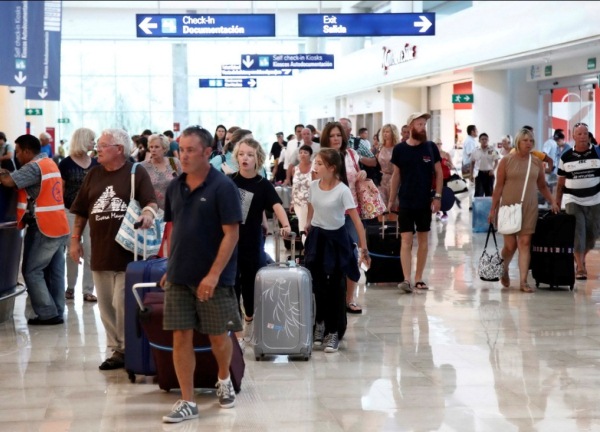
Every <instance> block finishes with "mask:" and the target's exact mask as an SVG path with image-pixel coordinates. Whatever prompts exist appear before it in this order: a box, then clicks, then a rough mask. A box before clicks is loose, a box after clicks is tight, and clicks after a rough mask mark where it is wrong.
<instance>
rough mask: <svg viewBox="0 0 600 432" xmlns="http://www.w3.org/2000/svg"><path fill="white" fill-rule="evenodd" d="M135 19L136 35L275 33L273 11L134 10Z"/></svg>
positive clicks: (192, 36) (182, 35)
mask: <svg viewBox="0 0 600 432" xmlns="http://www.w3.org/2000/svg"><path fill="white" fill-rule="evenodd" d="M135 20H136V21H135V27H136V30H137V37H139V38H157V37H170V38H181V37H184V38H200V37H203V38H220V37H265V36H275V14H243V15H230V14H201V15H199V14H166V15H165V14H161V15H143V14H137V15H136V16H135Z"/></svg>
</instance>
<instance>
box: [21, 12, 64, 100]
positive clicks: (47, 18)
mask: <svg viewBox="0 0 600 432" xmlns="http://www.w3.org/2000/svg"><path fill="white" fill-rule="evenodd" d="M43 5H44V21H43V38H44V43H43V45H41V47H42V48H43V59H44V61H43V76H42V83H41V85H39V86H35V85H28V86H27V91H26V93H25V99H30V100H36V99H37V100H54V101H58V100H60V47H61V23H62V3H61V1H44V2H43Z"/></svg>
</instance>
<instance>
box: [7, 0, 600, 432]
mask: <svg viewBox="0 0 600 432" xmlns="http://www.w3.org/2000/svg"><path fill="white" fill-rule="evenodd" d="M15 3H19V2H15ZM23 3H27V2H23ZM45 3H48V4H50V3H52V4H53V5H54V6H56V3H60V5H61V7H62V9H61V14H62V21H61V22H62V27H61V33H62V41H61V52H60V56H59V58H60V78H59V80H58V82H59V83H60V84H59V88H58V89H57V88H49V89H48V92H46V90H45V88H44V89H41V90H39V92H38V91H37V89H36V94H38V96H35V95H33V96H32V98H29V97H27V95H28V94H29V93H26V92H27V90H26V86H25V85H20V84H19V85H17V83H12V84H9V83H6V82H0V131H3V132H5V133H6V135H7V137H8V140H9V141H11V142H12V141H14V139H15V138H16V137H17V136H19V135H21V134H23V133H25V132H26V130H27V131H28V132H30V133H32V134H34V135H36V136H37V135H39V134H40V133H42V132H45V131H46V132H49V133H50V132H51V134H52V136H53V138H54V140H55V143H58V141H59V140H60V139H64V140H65V141H66V143H67V145H68V142H69V139H70V137H71V135H72V133H73V131H74V130H76V129H77V128H80V127H89V128H91V129H92V130H94V131H95V132H96V134H97V136H99V135H100V133H101V131H102V130H103V129H106V128H109V127H119V128H123V129H125V130H127V131H128V132H129V133H130V135H134V134H138V133H141V132H142V130H144V129H146V128H149V129H151V130H152V131H157V132H159V133H160V132H162V131H164V130H167V129H172V130H174V131H175V132H176V134H177V133H178V132H179V130H183V129H184V128H185V127H186V126H187V125H193V124H200V125H203V126H204V127H206V128H207V129H209V130H211V132H212V130H214V129H215V128H216V127H217V125H218V124H223V125H225V126H226V127H230V126H233V125H238V126H241V127H245V128H248V129H250V130H252V131H253V133H254V136H255V138H257V139H258V140H259V141H260V143H261V144H262V145H263V146H264V148H265V149H266V151H267V153H268V151H269V149H270V147H271V143H272V142H273V141H275V134H276V132H279V131H284V133H285V136H287V135H289V134H292V133H293V132H294V125H295V124H298V123H303V124H309V123H311V124H313V125H315V126H316V127H317V129H319V130H320V129H322V128H323V126H324V125H325V124H326V123H327V122H329V121H332V120H337V119H339V118H341V117H347V118H349V119H351V120H352V121H353V127H354V129H353V132H354V134H356V133H357V132H358V129H359V128H361V127H366V128H367V129H368V131H369V133H370V136H372V135H373V134H375V133H376V132H377V131H378V130H379V129H380V128H381V127H382V126H383V125H384V124H387V123H392V124H395V125H396V126H397V127H398V128H400V127H401V126H402V125H403V124H405V122H406V119H407V117H408V116H409V115H410V114H411V113H413V112H425V113H429V114H430V116H431V119H430V120H429V121H428V125H427V131H428V137H429V138H430V139H432V140H438V139H439V140H440V141H441V142H442V148H443V149H444V150H446V151H448V152H450V153H451V155H452V158H453V160H454V161H455V163H456V164H457V165H459V166H460V163H461V159H462V157H461V152H462V149H461V143H462V142H463V140H464V139H465V135H466V129H467V125H470V124H475V125H477V128H478V130H479V132H486V133H488V134H489V136H490V143H491V144H492V145H498V144H499V142H500V139H501V137H503V136H506V135H507V134H509V135H512V136H514V135H515V134H516V132H517V131H518V130H519V129H520V128H521V127H522V126H523V125H531V126H532V127H533V128H534V130H535V132H534V133H535V137H536V140H535V146H536V147H537V148H538V149H541V148H542V145H543V143H544V141H546V140H547V139H548V138H550V137H552V134H553V132H554V131H555V130H556V129H558V128H562V129H564V130H565V136H566V141H567V142H571V141H572V136H571V134H572V130H573V127H574V125H575V124H578V123H581V122H585V123H586V124H587V125H589V131H590V132H592V133H593V134H594V135H595V136H596V137H597V136H598V135H599V134H600V102H599V101H600V91H599V90H598V83H599V81H598V78H599V76H600V64H598V63H597V62H596V59H597V58H598V57H600V35H599V34H598V30H597V19H596V18H595V17H598V16H600V3H599V2H585V1H572V2H535V1H511V2H496V1H490V2H487V1H485V2H484V1H305V2H298V1H265V2H261V1H225V2H212V1H211V2H205V1H141V2H117V1H108V2H96V1H93V2H78V1H62V2H45ZM54 6H53V7H54ZM207 14H223V15H235V16H239V15H245V14H248V15H252V14H256V15H258V14H274V15H275V24H274V29H273V35H271V36H266V37H264V36H256V37H248V38H245V37H241V38H240V37H210V38H206V37H205V38H202V37H171V36H173V32H174V31H175V30H174V29H173V27H170V25H172V22H166V24H165V25H163V26H162V28H161V30H164V29H166V32H167V33H165V34H162V35H161V36H160V37H153V36H151V35H149V34H150V33H152V32H153V31H158V30H157V28H158V26H156V27H154V22H153V21H152V19H156V17H158V16H161V15H168V16H169V17H171V16H175V15H178V16H184V15H190V16H200V15H207ZM300 14H317V15H325V14H326V15H327V16H328V18H327V19H328V20H331V16H332V15H339V17H340V18H339V19H340V20H342V18H343V17H342V15H343V14H367V15H376V14H406V15H408V14H414V15H415V17H414V19H416V20H418V21H415V22H416V23H417V25H416V26H415V25H413V23H412V21H411V22H410V23H409V24H408V25H407V29H406V30H405V32H406V33H402V32H399V33H398V34H397V35H393V36H390V35H381V34H380V33H377V32H373V33H372V34H370V35H366V34H362V35H360V36H355V37H352V36H340V35H336V34H333V33H330V34H327V35H322V36H320V37H314V36H303V35H301V33H302V32H303V31H307V29H306V28H303V25H302V22H301V21H299V19H298V16H299V15H300ZM423 14H426V16H427V17H431V16H433V18H432V19H433V27H431V30H429V29H428V31H430V32H431V33H427V34H426V35H423V34H418V31H419V30H415V29H421V28H423V27H424V24H423V20H422V18H420V17H419V15H423ZM430 14H433V15H430ZM411 16H412V15H411ZM150 17H154V18H150ZM0 19H1V17H0ZM398 19H399V18H398ZM173 22H174V21H173ZM403 25H404V24H403ZM357 26H358V25H357ZM397 27H400V26H397ZM260 30H261V31H263V30H264V29H263V28H261V29H260ZM312 30H314V29H312ZM350 31H352V28H350ZM168 32H171V33H170V34H169V33H168ZM1 44H2V41H0V46H1ZM2 52H3V51H1V50H0V54H1V53H2ZM261 54H262V55H267V57H268V56H275V55H277V54H292V55H300V54H302V55H305V56H307V57H310V56H308V55H309V54H315V55H317V54H319V55H324V56H325V58H326V59H327V58H331V59H332V60H333V59H334V60H333V63H334V64H335V66H334V67H333V68H331V69H323V70H318V68H319V67H320V66H317V65H313V66H314V68H313V69H300V70H299V69H287V68H279V69H277V68H274V67H273V68H269V69H268V71H255V72H252V73H248V74H247V75H244V74H243V72H241V69H242V65H244V64H248V65H249V64H250V63H251V61H253V60H254V59H256V61H258V57H259V56H260V55H261ZM254 56H256V57H254ZM328 56H331V57H328ZM54 60H56V58H54ZM323 63H325V62H323ZM50 65H52V60H50ZM50 70H52V67H50ZM1 76H2V73H1V72H0V77H1ZM225 79H232V80H233V81H236V80H237V81H236V82H237V84H232V87H231V88H226V86H225V85H224V83H225V81H218V80H225ZM233 81H232V82H233ZM217 82H220V83H221V84H215V83H217ZM240 83H241V84H240ZM50 85H51V86H52V85H56V81H55V80H54V81H52V80H51V82H50ZM52 91H55V92H58V94H59V95H60V97H59V98H57V99H56V100H54V99H49V100H48V99H47V96H44V97H42V96H41V95H44V94H46V95H48V94H50V95H52ZM58 99H59V100H58ZM15 107H17V108H18V109H15ZM22 108H23V109H22ZM38 110H39V111H38ZM462 198H463V199H462V202H463V205H462V206H461V208H459V207H458V206H456V205H455V206H454V207H453V208H452V209H451V210H450V211H449V212H448V219H447V220H439V219H438V218H435V217H434V218H433V220H432V223H431V232H430V235H429V250H428V256H427V265H426V268H425V272H424V279H425V281H426V282H427V284H428V286H429V290H427V291H419V292H414V293H410V294H407V293H404V292H401V290H399V289H398V286H397V283H382V284H367V283H366V279H365V275H364V272H363V273H362V275H361V280H360V282H359V284H358V286H357V289H356V293H355V294H356V301H357V303H358V304H360V305H361V306H362V309H363V310H362V313H361V314H348V315H347V318H348V329H347V332H346V335H345V336H344V338H343V340H342V342H341V344H340V349H339V351H338V352H336V353H325V352H324V351H323V350H322V349H315V350H314V351H313V352H312V356H311V358H310V359H309V360H308V361H305V360H304V359H303V358H295V357H288V356H282V355H277V356H267V357H265V358H264V359H262V361H257V360H256V359H255V356H254V352H253V350H252V347H251V346H247V347H246V348H245V350H244V360H245V374H244V377H243V380H242V386H241V391H240V392H239V394H238V395H237V399H236V406H235V407H234V408H233V409H221V408H220V407H219V405H218V402H217V398H216V395H215V389H214V388H203V389H196V401H197V403H198V407H199V412H200V415H199V418H198V419H193V420H189V421H184V422H182V423H180V424H163V423H162V416H163V415H165V414H167V413H168V411H169V410H170V408H171V406H172V405H173V404H174V403H175V402H176V401H177V399H179V397H180V396H181V393H180V391H179V390H177V389H172V390H171V391H170V392H165V391H163V390H161V389H160V388H159V386H158V385H157V383H156V380H155V377H153V376H143V375H137V376H135V380H134V382H131V380H130V376H128V374H127V372H125V371H124V370H123V369H118V370H111V371H100V370H99V369H98V365H99V364H100V363H101V362H102V361H103V360H104V359H105V358H106V357H107V356H109V355H110V350H109V349H108V348H107V346H106V342H107V340H106V334H105V332H104V327H103V325H102V321H101V319H100V313H99V310H98V306H97V304H95V303H90V302H84V301H83V299H82V293H81V271H80V280H79V282H78V285H77V288H76V290H75V299H73V300H68V301H67V308H66V311H65V315H64V321H65V322H64V324H61V325H53V326H29V325H28V324H27V318H26V316H25V309H26V301H27V294H26V293H24V294H22V295H18V296H17V297H16V298H13V300H14V310H12V312H13V313H12V317H10V319H7V320H5V321H3V322H0V388H1V390H2V391H1V392H0V431H7V432H21V431H23V432H25V431H26V432H33V431H36V432H37V431H42V432H59V431H60V432H62V431H78V432H79V431H80V432H89V431H102V432H109V431H140V430H144V431H149V432H150V431H185V432H191V431H197V430H198V431H200V430H202V431H204V430H211V431H240V432H242V431H244V432H250V431H268V432H271V431H273V432H275V431H277V432H280V431H285V432H288V431H289V432H296V431H307V432H308V431H310V432H312V431H314V432H321V431H332V432H335V431H347V432H371V431H372V432H379V431H389V432H396V431H456V432H488V431H489V432H511V431H515V432H517V431H518V432H526V431H532V432H533V431H537V432H555V431H556V432H570V431H600V403H599V401H600V349H599V346H600V252H599V251H600V249H598V247H596V248H595V249H593V250H592V251H591V252H590V253H589V255H588V258H587V262H588V264H587V270H588V278H587V280H577V281H576V282H575V285H574V287H573V290H570V289H569V287H549V286H547V285H544V284H541V285H540V286H539V287H538V289H537V290H536V292H534V293H525V292H522V291H520V290H519V285H518V280H519V271H518V267H517V261H516V259H514V260H513V262H512V263H511V265H510V272H509V273H510V279H511V285H510V287H508V288H505V287H503V286H502V285H501V284H500V282H486V281H483V280H481V279H480V278H479V276H478V274H477V266H478V262H479V259H480V257H481V255H482V252H483V250H484V245H485V242H486V234H485V233H483V232H474V230H473V223H474V220H473V219H474V217H475V216H474V212H473V211H472V210H470V209H469V207H468V206H467V205H464V204H465V203H466V202H467V201H465V199H466V198H465V197H464V196H463V197H462ZM388 223H389V222H388ZM1 228H2V227H0V229H1ZM502 245H503V239H502V236H501V235H498V247H499V248H501V247H502ZM1 246H2V245H1V244H0V250H3V249H2V247H1ZM265 249H266V251H267V252H268V253H269V254H270V255H271V256H274V252H275V247H274V239H273V237H272V236H269V237H267V242H266V245H265ZM493 250H494V246H492V245H491V243H490V244H489V245H488V251H490V252H491V251H493ZM287 253H289V252H287ZM80 269H81V267H80ZM2 271H7V270H6V269H3V263H2V262H0V272H2ZM529 283H530V285H531V286H536V281H535V280H534V279H533V277H532V275H531V274H530V275H529ZM0 288H2V287H0ZM11 309H12V304H11ZM0 312H4V313H6V310H4V309H3V305H2V304H0ZM0 315H2V314H0ZM0 321H2V320H0Z"/></svg>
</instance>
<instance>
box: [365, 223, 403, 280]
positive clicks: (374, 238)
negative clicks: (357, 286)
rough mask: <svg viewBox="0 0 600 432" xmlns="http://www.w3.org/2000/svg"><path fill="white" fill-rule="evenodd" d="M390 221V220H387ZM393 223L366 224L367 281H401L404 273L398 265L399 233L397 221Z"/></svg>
mask: <svg viewBox="0 0 600 432" xmlns="http://www.w3.org/2000/svg"><path fill="white" fill-rule="evenodd" d="M388 223H390V222H388ZM391 223H393V224H394V225H393V226H390V225H386V223H385V222H382V223H381V225H368V226H367V227H366V235H367V248H368V249H369V256H370V257H371V267H369V270H367V271H366V272H365V276H366V279H367V283H390V282H402V281H403V280H404V274H403V273H402V266H401V265H400V233H399V229H398V222H397V221H396V222H391Z"/></svg>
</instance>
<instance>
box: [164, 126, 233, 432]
mask: <svg viewBox="0 0 600 432" xmlns="http://www.w3.org/2000/svg"><path fill="white" fill-rule="evenodd" d="M211 144H212V135H211V134H210V132H208V131H207V130H205V129H203V128H201V127H199V126H190V127H188V128H187V129H186V130H184V131H183V133H182V134H181V139H180V142H179V156H180V160H181V167H182V169H183V174H182V175H181V176H179V177H178V178H177V179H175V180H173V181H172V182H171V183H170V184H169V187H168V189H167V194H166V199H165V220H166V221H172V222H173V230H172V232H171V235H170V237H169V247H170V253H169V264H168V267H167V274H166V275H165V277H163V279H162V280H161V285H162V286H163V287H164V289H165V309H164V321H163V327H164V329H165V330H173V362H174V364H175V371H176V373H177V378H178V380H179V386H180V388H181V400H179V401H177V403H175V405H174V406H173V408H172V410H171V412H170V413H169V414H168V415H166V416H164V417H163V421H164V422H165V423H178V422H181V421H183V420H188V419H192V418H196V417H198V407H197V405H196V403H195V402H194V368H195V355H194V347H193V333H194V329H198V331H200V332H201V333H205V334H208V336H209V339H210V343H211V348H212V353H213V355H214V356H215V359H216V360H217V364H218V366H219V373H218V377H219V381H218V383H217V396H218V398H219V404H220V406H221V407H222V408H232V407H233V406H234V405H235V391H234V389H233V385H232V383H231V379H230V376H229V365H230V363H231V356H232V353H233V346H232V342H231V339H230V338H229V337H228V335H227V332H228V330H232V331H241V330H242V322H241V317H240V313H239V309H238V303H237V299H236V295H235V291H234V284H235V275H236V262H237V242H238V237H239V224H240V222H241V221H242V209H241V204H240V200H239V199H231V197H234V196H235V197H236V196H238V190H237V187H236V186H235V184H234V183H233V181H231V179H229V178H228V177H226V176H225V175H223V174H222V173H220V172H219V171H217V170H216V169H214V168H213V167H212V166H211V165H210V163H209V158H210V154H211V152H212V149H211ZM231 324H233V325H231Z"/></svg>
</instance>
